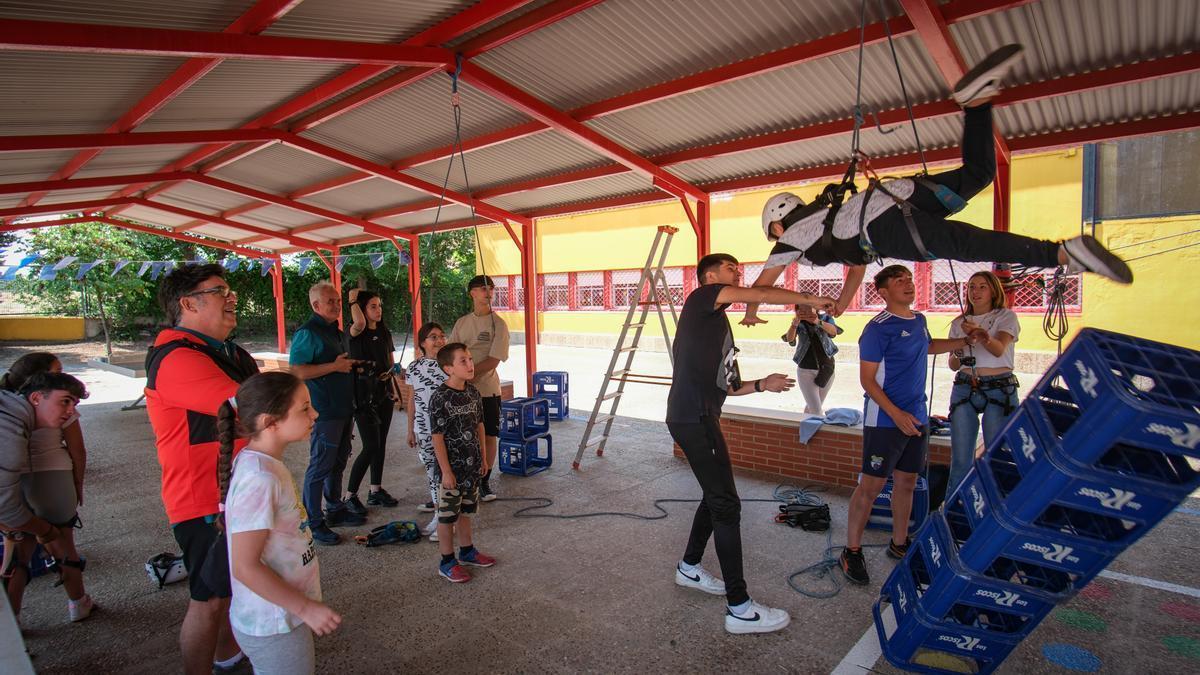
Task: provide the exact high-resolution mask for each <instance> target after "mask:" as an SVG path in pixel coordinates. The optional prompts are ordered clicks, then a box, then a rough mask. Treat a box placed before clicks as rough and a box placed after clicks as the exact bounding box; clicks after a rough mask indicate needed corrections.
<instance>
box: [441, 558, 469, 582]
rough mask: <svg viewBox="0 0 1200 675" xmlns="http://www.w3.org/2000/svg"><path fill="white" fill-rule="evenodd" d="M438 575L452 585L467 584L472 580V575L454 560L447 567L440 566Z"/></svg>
mask: <svg viewBox="0 0 1200 675" xmlns="http://www.w3.org/2000/svg"><path fill="white" fill-rule="evenodd" d="M438 574H440V575H441V576H442V578H443V579H445V580H446V581H449V582H450V583H452V584H465V583H467V582H468V581H470V580H471V575H470V574H469V573H468V572H467V571H466V570H465V569H463V566H462V565H459V564H458V562H457V561H454V560H451V561H450V562H448V563H446V564H445V565H438Z"/></svg>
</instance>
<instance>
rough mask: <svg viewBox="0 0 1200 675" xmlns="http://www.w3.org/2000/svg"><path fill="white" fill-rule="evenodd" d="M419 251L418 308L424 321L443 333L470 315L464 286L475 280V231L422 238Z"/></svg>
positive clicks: (437, 234)
mask: <svg viewBox="0 0 1200 675" xmlns="http://www.w3.org/2000/svg"><path fill="white" fill-rule="evenodd" d="M420 247H421V306H422V308H423V314H424V317H425V320H426V321H437V322H439V323H441V324H443V325H444V326H445V328H446V330H450V327H451V326H452V325H453V324H454V321H455V320H456V319H457V318H458V317H460V316H462V315H463V314H466V313H467V312H469V311H471V298H470V296H468V295H467V282H468V281H470V280H471V277H473V276H475V260H476V246H475V230H474V229H473V228H463V229H461V230H450V231H448V232H437V233H435V234H423V235H421V237H420Z"/></svg>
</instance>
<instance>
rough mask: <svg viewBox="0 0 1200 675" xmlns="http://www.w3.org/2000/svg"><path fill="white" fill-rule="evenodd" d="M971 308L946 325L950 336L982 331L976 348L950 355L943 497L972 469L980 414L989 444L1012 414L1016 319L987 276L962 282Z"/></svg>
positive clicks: (980, 274)
mask: <svg viewBox="0 0 1200 675" xmlns="http://www.w3.org/2000/svg"><path fill="white" fill-rule="evenodd" d="M967 297H968V298H969V299H970V301H971V304H970V307H969V308H968V309H967V313H966V314H964V315H962V316H959V317H956V318H955V319H954V321H952V322H951V323H950V334H949V336H950V337H951V338H960V337H964V336H966V335H970V334H971V333H973V332H975V331H979V330H982V331H983V332H982V333H981V334H980V335H981V337H982V336H983V335H986V336H987V337H986V339H982V340H980V342H979V344H977V345H975V346H974V347H971V348H969V349H966V350H962V349H960V350H956V351H953V352H951V353H950V370H954V371H957V374H956V375H955V376H954V389H952V390H951V392H950V413H949V416H950V479H949V481H948V482H947V484H946V494H950V493H951V492H953V491H954V488H955V487H957V486H958V483H959V482H960V481H961V480H962V479H963V477H964V476H966V475H967V472H968V471H970V470H971V464H972V463H973V462H974V460H975V441H976V440H977V439H978V437H979V416H980V415H983V440H984V442H985V443H989V444H990V443H991V442H992V439H994V438H996V436H998V435H1000V430H1001V429H1003V428H1004V424H1005V422H1007V421H1008V418H1009V417H1012V414H1013V413H1014V412H1016V409H1017V404H1018V403H1019V400H1018V398H1017V386H1018V383H1017V378H1016V376H1015V375H1013V364H1014V362H1015V349H1014V344H1015V343H1016V341H1017V337H1018V336H1020V335H1021V323H1020V322H1019V321H1018V320H1017V315H1016V313H1014V312H1013V311H1012V310H1011V309H1008V306H1007V299H1006V298H1005V297H1004V287H1003V286H1001V285H1000V279H999V278H998V277H997V276H996V275H995V274H992V273H991V272H987V271H983V272H976V273H975V274H972V275H971V278H970V279H969V280H968V281H967Z"/></svg>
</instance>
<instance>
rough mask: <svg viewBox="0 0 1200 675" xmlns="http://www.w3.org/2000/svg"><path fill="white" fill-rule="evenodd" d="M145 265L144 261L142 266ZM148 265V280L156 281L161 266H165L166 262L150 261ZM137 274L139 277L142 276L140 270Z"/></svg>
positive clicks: (161, 268) (160, 272) (160, 273)
mask: <svg viewBox="0 0 1200 675" xmlns="http://www.w3.org/2000/svg"><path fill="white" fill-rule="evenodd" d="M145 265H146V263H143V267H145ZM149 265H150V281H158V277H159V276H160V275H162V271H163V268H164V267H166V266H167V264H166V263H164V262H152V263H149ZM138 276H139V277H140V276H142V274H141V272H139V273H138Z"/></svg>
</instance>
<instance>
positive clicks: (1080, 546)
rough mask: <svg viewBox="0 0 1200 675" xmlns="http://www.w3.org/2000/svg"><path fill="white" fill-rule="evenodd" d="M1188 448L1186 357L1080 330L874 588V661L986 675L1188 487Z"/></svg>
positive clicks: (1197, 414) (1193, 355) (1196, 469)
mask: <svg viewBox="0 0 1200 675" xmlns="http://www.w3.org/2000/svg"><path fill="white" fill-rule="evenodd" d="M1198 446H1200V352H1195V351H1192V350H1188V349H1183V348H1181V347H1175V346H1172V345H1166V344H1162V343H1158V342H1151V341H1148V340H1142V339H1138V338H1134V337H1130V336H1126V335H1120V334H1117V333H1110V332H1106V331H1099V330H1094V329H1085V330H1083V331H1081V332H1080V334H1079V336H1078V337H1077V338H1076V339H1075V341H1074V342H1072V343H1071V346H1070V347H1069V348H1068V349H1067V350H1066V351H1065V352H1064V353H1063V355H1062V356H1061V357H1060V358H1059V359H1058V361H1056V362H1055V364H1054V365H1053V366H1051V368H1050V370H1049V371H1048V372H1047V373H1046V374H1045V376H1043V377H1042V379H1041V380H1040V381H1039V382H1038V384H1037V385H1036V386H1035V387H1034V388H1033V389H1032V390H1031V391H1030V393H1029V395H1028V397H1027V398H1026V400H1025V401H1024V402H1023V403H1022V404H1021V406H1020V407H1019V408H1018V409H1017V411H1016V412H1015V413H1014V415H1013V417H1012V419H1010V420H1009V422H1008V424H1007V425H1006V426H1005V428H1004V430H1003V431H1002V432H1001V433H1000V435H999V436H998V437H997V438H996V439H995V440H994V441H993V442H992V443H991V444H990V445H989V446H988V448H987V451H986V453H985V454H984V456H983V457H981V458H980V459H978V460H976V462H975V467H974V469H973V470H972V471H971V472H970V473H969V474H968V475H967V477H966V478H965V479H964V480H963V482H962V483H961V484H960V485H959V486H958V488H957V489H956V490H955V491H954V492H953V493H952V494H951V495H950V496H948V497H947V498H946V503H945V506H943V508H942V510H941V511H939V512H935V513H932V514H930V517H929V519H928V521H927V522H926V523H925V525H924V527H923V528H922V529H921V530H920V531H919V532H918V533H917V534H916V535H915V536H914V537H913V545H912V546H911V547H910V548H909V552H908V555H907V556H906V557H905V558H904V560H903V561H901V563H900V564H898V565H897V566H896V568H895V570H894V571H893V572H892V574H891V576H889V577H888V580H887V581H886V582H885V583H884V585H883V588H882V589H881V591H880V599H879V601H877V602H876V603H875V626H876V630H877V632H878V634H879V640H880V644H881V645H882V647H883V653H884V656H885V657H886V658H887V660H888V661H889V662H890V663H892V664H893V665H895V666H897V667H899V668H903V669H906V670H911V671H915V672H925V673H953V672H960V673H961V672H972V673H989V672H991V671H993V670H994V669H995V668H996V667H997V666H998V665H999V664H1000V663H1001V662H1003V661H1004V659H1005V658H1006V657H1007V656H1008V655H1009V654H1010V653H1011V652H1012V650H1013V649H1015V648H1016V646H1017V645H1018V644H1020V642H1021V640H1022V639H1024V638H1025V637H1026V636H1028V635H1029V634H1030V633H1031V632H1032V631H1033V629H1034V628H1035V627H1036V626H1037V625H1038V623H1039V622H1040V621H1041V620H1042V619H1044V618H1045V617H1046V615H1047V614H1049V612H1050V611H1051V610H1052V609H1053V607H1054V606H1055V605H1056V604H1058V603H1060V602H1063V601H1065V600H1067V599H1069V598H1071V597H1072V596H1073V595H1074V594H1075V593H1076V592H1078V591H1079V590H1080V589H1081V588H1083V587H1084V586H1085V585H1086V584H1087V583H1088V582H1089V581H1091V580H1092V579H1093V578H1095V576H1096V575H1097V574H1099V573H1100V572H1101V571H1102V570H1103V569H1104V568H1105V567H1106V566H1108V565H1109V564H1110V563H1111V562H1112V561H1113V560H1114V559H1115V558H1116V557H1117V556H1118V555H1119V554H1120V553H1121V552H1122V551H1124V550H1125V549H1126V548H1127V547H1128V546H1129V545H1130V544H1132V543H1133V542H1135V541H1137V539H1138V538H1140V537H1142V536H1143V535H1145V534H1146V533H1147V532H1149V531H1150V530H1151V529H1152V528H1153V527H1154V526H1155V525H1156V524H1157V523H1158V522H1159V521H1160V520H1162V519H1163V518H1164V517H1165V516H1166V515H1167V514H1169V513H1171V511H1172V510H1174V509H1175V507H1176V506H1178V505H1179V503H1180V502H1182V501H1183V500H1184V499H1186V498H1187V497H1188V495H1189V494H1191V492H1192V491H1193V490H1195V489H1197V488H1198V487H1200V447H1198ZM889 614H890V616H888V615H889Z"/></svg>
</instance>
